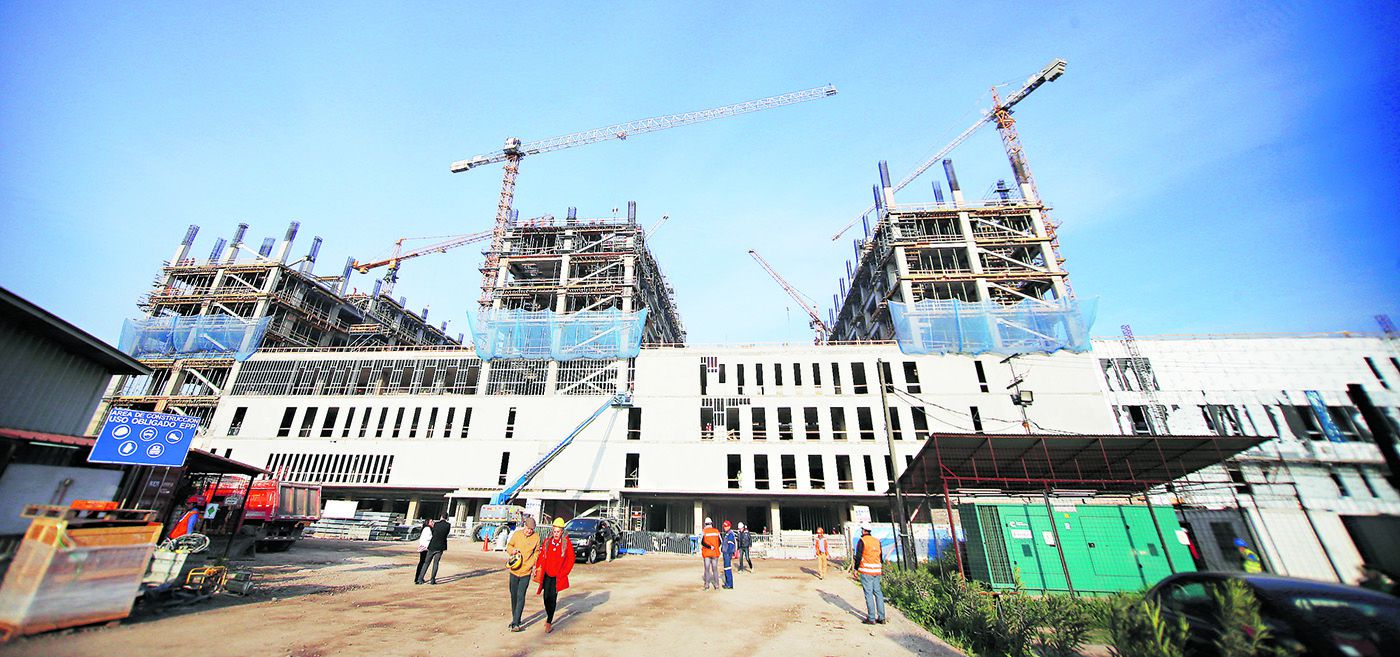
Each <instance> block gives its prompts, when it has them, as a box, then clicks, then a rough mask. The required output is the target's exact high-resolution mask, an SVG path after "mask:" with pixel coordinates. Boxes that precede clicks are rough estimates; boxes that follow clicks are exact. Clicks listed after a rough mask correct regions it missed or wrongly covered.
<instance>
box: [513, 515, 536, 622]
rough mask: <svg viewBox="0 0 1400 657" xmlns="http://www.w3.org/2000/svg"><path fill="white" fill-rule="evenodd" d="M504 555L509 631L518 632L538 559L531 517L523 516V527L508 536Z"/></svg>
mask: <svg viewBox="0 0 1400 657" xmlns="http://www.w3.org/2000/svg"><path fill="white" fill-rule="evenodd" d="M506 555H507V556H506V559H507V562H506V569H507V570H508V571H509V572H510V612H511V617H510V631H512V632H519V631H520V630H521V629H523V628H521V627H520V615H521V614H522V613H524V612H525V598H526V597H528V592H529V589H530V575H531V574H532V573H533V572H534V570H535V562H536V561H537V560H538V559H539V558H540V535H539V534H536V533H535V519H534V518H533V517H530V516H525V526H524V527H522V528H520V529H517V530H515V533H514V534H511V535H510V540H509V541H507V542H506ZM517 556H518V558H517Z"/></svg>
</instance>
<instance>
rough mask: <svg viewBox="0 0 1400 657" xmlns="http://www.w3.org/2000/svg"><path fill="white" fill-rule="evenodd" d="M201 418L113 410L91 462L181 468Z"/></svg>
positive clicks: (99, 435) (119, 409) (123, 409)
mask: <svg viewBox="0 0 1400 657" xmlns="http://www.w3.org/2000/svg"><path fill="white" fill-rule="evenodd" d="M198 429H199V418H195V417H191V416H188V415H174V414H171V413H151V412H148V411H137V410H132V409H129V408H114V409H112V410H111V412H110V413H108V414H107V422H106V423H104V424H103V425H102V432H101V433H99V434H98V435H97V443H96V444H94V445H93V446H92V453H91V454H89V455H88V462H90V463H116V464H119V465H154V466H163V467H167V468H178V467H180V466H183V465H184V464H185V457H186V456H187V455H189V452H190V447H191V446H193V444H194V434H195V431H197V430H198Z"/></svg>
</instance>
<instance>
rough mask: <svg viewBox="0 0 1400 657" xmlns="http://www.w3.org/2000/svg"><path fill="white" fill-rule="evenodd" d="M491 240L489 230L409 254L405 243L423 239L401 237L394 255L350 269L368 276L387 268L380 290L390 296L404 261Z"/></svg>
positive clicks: (395, 244) (357, 261) (457, 237)
mask: <svg viewBox="0 0 1400 657" xmlns="http://www.w3.org/2000/svg"><path fill="white" fill-rule="evenodd" d="M490 238H491V231H489V230H488V231H484V232H480V233H470V234H467V235H458V236H456V237H453V238H450V239H447V240H444V241H442V242H438V243H436V244H429V245H427V246H424V247H421V248H417V249H414V250H412V251H409V252H407V253H403V252H402V251H403V243H404V242H405V241H407V240H411V239H423V238H419V237H400V238H399V239H398V240H397V241H395V242H394V254H393V255H391V256H389V257H388V258H385V259H383V260H376V261H374V262H360V261H359V260H356V261H355V262H354V264H352V265H350V267H351V268H352V269H354V270H355V271H357V272H360V273H361V274H368V273H369V272H370V270H371V269H378V268H380V267H385V266H387V267H388V268H389V269H388V271H386V272H384V285H383V287H381V288H380V293H381V294H385V295H388V294H390V293H392V292H393V291H394V283H397V282H398V280H399V266H400V265H401V264H402V263H403V261H404V260H412V259H414V258H417V257H418V256H425V255H428V254H429V253H443V252H445V251H450V250H452V249H455V248H457V247H459V246H466V245H468V244H475V243H476V242H484V241H486V240H488V239H490Z"/></svg>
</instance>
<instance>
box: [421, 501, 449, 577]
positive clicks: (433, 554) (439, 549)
mask: <svg viewBox="0 0 1400 657" xmlns="http://www.w3.org/2000/svg"><path fill="white" fill-rule="evenodd" d="M451 532H452V523H450V522H448V521H447V513H445V512H444V513H443V514H442V518H440V519H438V520H436V521H434V522H433V537H432V539H431V540H429V541H428V560H427V561H425V562H424V563H423V573H424V574H427V573H428V567H429V566H432V568H433V570H432V574H431V575H430V576H429V577H428V583H429V584H437V571H438V562H440V561H441V560H442V553H443V552H446V551H447V535H448V534H449V533H451Z"/></svg>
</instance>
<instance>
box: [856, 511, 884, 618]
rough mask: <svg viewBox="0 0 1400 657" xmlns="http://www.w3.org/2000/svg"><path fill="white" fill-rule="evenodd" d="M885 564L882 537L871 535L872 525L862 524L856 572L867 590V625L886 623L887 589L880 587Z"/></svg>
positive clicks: (861, 586)
mask: <svg viewBox="0 0 1400 657" xmlns="http://www.w3.org/2000/svg"><path fill="white" fill-rule="evenodd" d="M882 565H883V557H882V551H881V548H880V539H878V538H875V537H874V536H871V535H870V525H861V526H860V541H859V542H857V543H856V573H858V574H859V575H860V588H861V589H862V590H864V591H865V620H863V621H861V622H862V623H864V624H866V625H875V624H877V623H878V624H880V625H884V624H885V591H884V590H883V589H881V588H880V574H881V572H882V570H881V567H882Z"/></svg>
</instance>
